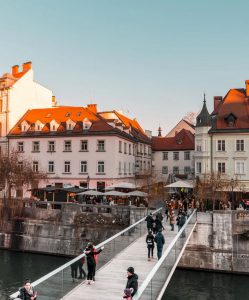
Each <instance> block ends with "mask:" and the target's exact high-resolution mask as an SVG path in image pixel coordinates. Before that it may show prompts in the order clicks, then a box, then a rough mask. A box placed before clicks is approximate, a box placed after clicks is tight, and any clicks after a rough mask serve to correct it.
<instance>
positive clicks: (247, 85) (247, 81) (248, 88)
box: [245, 80, 249, 97]
mask: <svg viewBox="0 0 249 300" xmlns="http://www.w3.org/2000/svg"><path fill="white" fill-rule="evenodd" d="M245 83H246V97H249V80H246V81H245Z"/></svg>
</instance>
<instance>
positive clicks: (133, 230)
mask: <svg viewBox="0 0 249 300" xmlns="http://www.w3.org/2000/svg"><path fill="white" fill-rule="evenodd" d="M161 209H162V208H159V209H157V210H155V211H154V212H153V214H155V213H157V212H159V211H160V210H161ZM145 218H146V217H144V218H142V219H141V220H139V221H138V222H136V223H134V224H132V225H131V226H129V227H127V228H125V229H124V230H122V231H120V232H119V233H117V234H115V235H113V236H112V237H110V238H109V239H107V240H105V241H104V242H102V243H100V244H98V245H96V246H95V248H96V249H97V250H98V249H99V248H101V247H102V246H105V249H104V252H103V255H100V256H99V262H98V265H97V266H98V268H100V267H101V266H103V265H104V264H105V263H107V262H109V261H110V260H111V259H112V258H113V257H114V256H115V255H117V254H118V253H119V252H120V251H121V250H123V249H124V248H125V247H127V246H129V245H130V244H131V243H132V242H134V241H135V240H136V239H137V238H139V237H141V236H142V235H144V234H145V233H146V232H147V226H146V222H144V221H145ZM84 256H85V254H84V253H82V254H80V255H79V256H77V257H76V258H74V259H72V260H70V261H69V262H67V263H66V264H64V265H62V266H61V267H59V268H57V269H55V270H53V271H52V272H50V273H48V274H47V275H45V276H43V277H41V278H40V279H38V280H36V281H34V282H32V286H33V287H36V288H35V289H36V290H38V298H39V300H58V299H61V298H63V296H64V295H65V294H67V293H68V292H69V291H71V290H72V289H73V288H74V287H75V286H76V285H77V284H78V283H77V282H75V281H72V276H71V271H72V270H71V267H72V266H75V264H76V265H77V263H79V261H80V260H81V259H82V258H83V257H84ZM27 276H28V274H27ZM18 294H19V292H16V293H14V294H12V295H11V296H10V299H14V298H16V297H17V296H18Z"/></svg>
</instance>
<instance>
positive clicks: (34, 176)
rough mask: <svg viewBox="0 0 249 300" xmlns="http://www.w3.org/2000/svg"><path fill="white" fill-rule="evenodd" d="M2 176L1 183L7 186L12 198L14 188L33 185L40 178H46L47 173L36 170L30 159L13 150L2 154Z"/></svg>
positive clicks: (0, 160)
mask: <svg viewBox="0 0 249 300" xmlns="http://www.w3.org/2000/svg"><path fill="white" fill-rule="evenodd" d="M0 178H1V185H2V186H4V187H5V189H6V191H7V197H8V199H10V198H11V190H12V188H14V187H15V189H16V190H17V189H18V188H23V187H30V186H33V185H34V184H36V183H38V182H39V181H40V180H46V179H47V174H46V173H45V172H43V171H39V172H38V171H37V172H36V171H35V170H33V165H32V162H31V161H30V160H28V159H27V158H25V157H23V156H22V155H21V154H20V153H18V152H15V151H11V152H10V153H3V154H1V155H0Z"/></svg>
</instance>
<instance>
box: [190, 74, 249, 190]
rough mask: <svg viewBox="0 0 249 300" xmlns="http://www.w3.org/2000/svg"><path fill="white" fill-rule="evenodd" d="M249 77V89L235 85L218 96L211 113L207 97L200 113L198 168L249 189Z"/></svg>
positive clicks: (197, 129) (196, 164) (199, 173)
mask: <svg viewBox="0 0 249 300" xmlns="http://www.w3.org/2000/svg"><path fill="white" fill-rule="evenodd" d="M248 100H249V81H248V80H246V88H245V89H231V90H229V92H228V93H227V94H226V96H225V97H224V98H223V97H221V96H215V97H214V110H213V112H212V114H211V115H209V113H208V111H207V108H206V103H205V101H204V104H203V109H202V111H201V113H200V115H199V116H198V117H197V125H196V137H195V138H196V143H195V144H196V148H195V169H196V175H197V176H199V177H203V176H206V175H210V174H219V175H220V176H221V177H222V178H223V179H224V180H225V181H234V180H236V181H237V183H238V185H239V186H240V188H241V189H245V190H247V189H249V161H248V159H249V158H248V157H249V103H248Z"/></svg>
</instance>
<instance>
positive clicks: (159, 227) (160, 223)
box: [155, 215, 164, 233]
mask: <svg viewBox="0 0 249 300" xmlns="http://www.w3.org/2000/svg"><path fill="white" fill-rule="evenodd" d="M155 224H156V233H158V231H159V230H160V229H164V228H163V224H162V221H161V219H160V216H158V215H156V220H155Z"/></svg>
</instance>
